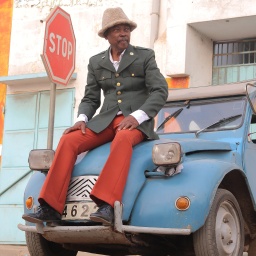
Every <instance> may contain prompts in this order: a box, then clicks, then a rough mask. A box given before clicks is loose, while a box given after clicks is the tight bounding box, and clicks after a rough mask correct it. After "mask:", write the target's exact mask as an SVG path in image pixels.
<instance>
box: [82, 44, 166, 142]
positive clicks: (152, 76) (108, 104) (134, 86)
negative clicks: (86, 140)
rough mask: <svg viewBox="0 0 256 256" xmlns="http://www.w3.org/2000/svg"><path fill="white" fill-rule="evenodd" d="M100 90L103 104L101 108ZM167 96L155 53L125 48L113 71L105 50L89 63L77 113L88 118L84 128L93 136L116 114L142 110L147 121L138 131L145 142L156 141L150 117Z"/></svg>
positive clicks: (137, 48)
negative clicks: (117, 66)
mask: <svg viewBox="0 0 256 256" xmlns="http://www.w3.org/2000/svg"><path fill="white" fill-rule="evenodd" d="M101 90H102V91H103V94H104V102H103V105H102V107H101V110H100V112H99V114H97V115H95V116H94V114H95V112H96V110H97V109H98V108H99V107H100V104H101ZM167 96H168V86H167V83H166V80H165V78H164V77H163V75H162V74H161V73H160V71H159V69H158V67H157V64H156V61H155V53H154V51H153V50H151V49H147V48H142V47H136V46H132V45H129V47H128V48H127V49H126V51H125V53H124V55H123V57H122V60H121V62H120V65H119V68H118V70H117V71H116V70H115V68H114V66H113V64H112V63H111V61H110V60H109V49H108V50H107V51H104V52H101V53H99V54H97V55H95V56H93V57H91V58H90V60H89V65H88V76H87V85H86V88H85V94H84V97H83V99H82V100H81V103H80V105H79V109H78V115H79V114H85V115H86V116H87V117H88V120H89V121H88V123H87V127H88V128H90V129H91V130H93V131H94V132H96V133H99V132H101V131H102V130H104V129H105V128H106V127H107V126H108V125H109V124H110V123H111V121H112V120H113V119H114V117H115V116H116V114H117V112H118V111H120V110H121V111H122V113H123V115H124V116H127V115H129V114H130V113H132V112H134V111H135V110H138V109H141V110H143V111H144V112H145V113H146V114H147V115H148V116H149V117H150V119H149V120H147V121H145V122H143V123H141V124H140V125H139V126H138V127H137V129H139V130H141V131H142V132H143V133H144V134H146V136H147V137H148V138H149V139H157V138H158V136H157V135H156V133H155V132H154V117H155V116H156V115H157V113H158V111H159V110H160V109H161V108H162V107H163V105H164V104H165V102H166V99H167Z"/></svg>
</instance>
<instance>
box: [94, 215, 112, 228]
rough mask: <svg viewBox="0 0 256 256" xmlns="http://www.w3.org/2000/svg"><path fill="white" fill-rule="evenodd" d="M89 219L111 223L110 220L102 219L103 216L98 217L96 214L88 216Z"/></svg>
mask: <svg viewBox="0 0 256 256" xmlns="http://www.w3.org/2000/svg"><path fill="white" fill-rule="evenodd" d="M90 220H92V221H94V222H100V223H102V224H105V225H108V226H110V225H113V223H112V222H111V221H109V220H106V219H103V218H101V217H98V216H90Z"/></svg>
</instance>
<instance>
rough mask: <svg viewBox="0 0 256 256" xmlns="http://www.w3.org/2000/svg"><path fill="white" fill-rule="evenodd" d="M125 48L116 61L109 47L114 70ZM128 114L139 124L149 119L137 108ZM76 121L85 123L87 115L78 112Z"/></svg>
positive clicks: (116, 68)
mask: <svg viewBox="0 0 256 256" xmlns="http://www.w3.org/2000/svg"><path fill="white" fill-rule="evenodd" d="M125 50H126V49H125ZM125 50H124V51H123V52H122V53H121V54H120V57H119V60H118V61H116V60H113V58H112V54H111V49H109V60H110V61H111V62H112V64H113V66H114V68H115V70H116V71H117V70H118V68H119V65H120V62H121V60H122V57H123V55H124V53H125ZM121 114H122V111H119V112H118V113H117V115H121ZM130 115H131V116H133V117H134V118H135V119H136V120H137V122H138V123H139V124H141V123H143V122H144V121H147V120H148V119H149V116H148V115H147V114H146V113H145V112H144V111H143V110H141V109H138V110H136V111H134V112H132V113H131V114H130ZM78 121H84V122H86V123H87V122H88V117H87V116H86V115H85V114H80V115H79V116H78V117H77V119H76V122H78Z"/></svg>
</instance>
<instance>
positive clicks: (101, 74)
mask: <svg viewBox="0 0 256 256" xmlns="http://www.w3.org/2000/svg"><path fill="white" fill-rule="evenodd" d="M111 77H112V73H111V72H110V71H108V70H106V69H97V70H95V78H96V80H97V81H104V80H107V79H111Z"/></svg>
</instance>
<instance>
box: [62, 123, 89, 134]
mask: <svg viewBox="0 0 256 256" xmlns="http://www.w3.org/2000/svg"><path fill="white" fill-rule="evenodd" d="M85 127H86V123H85V122H84V121H78V122H76V123H75V124H74V125H73V126H71V127H69V128H67V129H66V130H65V131H64V132H63V134H67V133H70V132H73V131H76V130H81V132H82V133H83V134H85Z"/></svg>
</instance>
